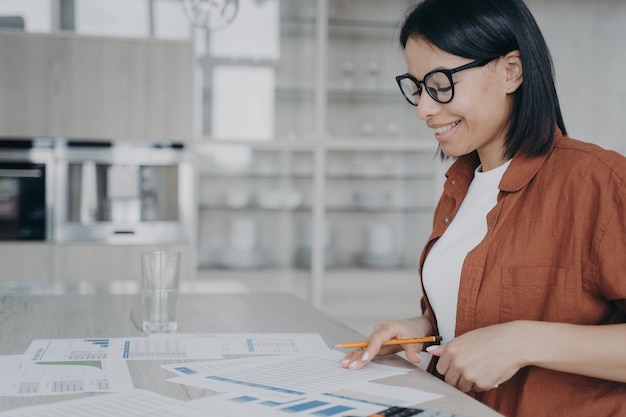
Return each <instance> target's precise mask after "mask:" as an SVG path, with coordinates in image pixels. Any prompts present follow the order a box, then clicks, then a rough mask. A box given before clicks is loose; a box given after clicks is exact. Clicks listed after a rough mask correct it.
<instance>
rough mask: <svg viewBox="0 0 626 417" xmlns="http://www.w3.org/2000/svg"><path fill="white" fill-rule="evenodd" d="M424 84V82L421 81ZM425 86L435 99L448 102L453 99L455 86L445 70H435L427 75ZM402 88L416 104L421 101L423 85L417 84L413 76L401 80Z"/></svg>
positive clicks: (406, 95)
mask: <svg viewBox="0 0 626 417" xmlns="http://www.w3.org/2000/svg"><path fill="white" fill-rule="evenodd" d="M420 84H422V83H420ZM423 85H424V88H426V91H427V92H428V95H429V96H431V97H432V98H433V100H435V101H438V102H440V103H447V102H449V101H450V100H452V95H453V94H454V87H453V86H452V83H451V81H450V78H449V77H448V76H447V75H446V74H445V73H443V72H440V71H434V72H431V73H429V74H428V75H426V77H425V78H424V81H423ZM400 88H401V89H402V92H403V93H404V96H405V97H406V98H407V99H408V100H409V101H410V102H411V103H413V104H414V105H417V104H418V103H419V99H420V97H421V95H422V86H421V85H417V84H416V83H415V81H413V80H412V79H411V78H408V77H405V78H402V79H401V80H400Z"/></svg>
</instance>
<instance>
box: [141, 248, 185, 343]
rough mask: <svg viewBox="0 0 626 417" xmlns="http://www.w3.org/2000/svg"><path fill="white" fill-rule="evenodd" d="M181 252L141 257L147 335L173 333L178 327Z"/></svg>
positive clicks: (145, 254)
mask: <svg viewBox="0 0 626 417" xmlns="http://www.w3.org/2000/svg"><path fill="white" fill-rule="evenodd" d="M179 275H180V253H178V252H166V251H153V252H143V253H142V254H141V281H142V286H141V294H142V306H143V309H142V310H143V324H142V328H143V331H144V332H145V333H172V332H175V331H176V329H177V328H178V322H177V317H176V313H177V308H178V305H177V301H178V281H179Z"/></svg>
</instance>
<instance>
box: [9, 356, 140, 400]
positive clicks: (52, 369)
mask: <svg viewBox="0 0 626 417" xmlns="http://www.w3.org/2000/svg"><path fill="white" fill-rule="evenodd" d="M0 375H1V377H0V396H28V395H59V394H75V393H78V392H109V391H110V392H113V391H116V392H119V391H126V390H131V389H133V381H132V378H131V376H130V373H129V372H128V367H127V366H126V362H125V361H99V360H94V361H74V362H33V361H26V360H23V356H22V355H11V356H0Z"/></svg>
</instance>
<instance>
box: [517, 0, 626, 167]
mask: <svg viewBox="0 0 626 417" xmlns="http://www.w3.org/2000/svg"><path fill="white" fill-rule="evenodd" d="M526 3H527V4H528V7H529V8H530V9H531V11H532V12H533V14H534V15H535V18H536V19H537V22H538V23H539V26H540V27H541V29H542V31H543V33H544V36H545V38H546V42H547V43H548V46H549V47H550V50H551V52H552V58H553V61H554V66H555V70H556V81H557V89H558V92H559V99H560V100H561V109H562V110H563V117H564V119H565V126H566V128H567V130H568V133H569V135H570V136H572V137H575V138H577V139H581V140H585V141H588V142H593V143H597V144H599V145H601V146H603V147H605V148H609V149H614V150H616V151H618V152H620V153H622V154H624V155H626V138H625V137H624V131H626V44H625V40H626V1H624V0H593V1H592V0H526Z"/></svg>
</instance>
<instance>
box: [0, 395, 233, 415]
mask: <svg viewBox="0 0 626 417" xmlns="http://www.w3.org/2000/svg"><path fill="white" fill-rule="evenodd" d="M68 416H76V417H78V416H80V417H82V416H89V417H112V416H114V417H139V416H142V417H143V416H150V417H208V416H210V417H234V416H235V414H220V413H218V412H211V414H207V412H206V410H205V411H202V410H200V409H197V408H194V407H191V406H190V405H189V404H188V403H186V402H184V401H179V400H175V399H172V398H170V397H166V396H163V395H159V394H155V393H153V392H150V391H144V390H132V391H128V392H123V393H114V394H105V395H98V396H94V397H88V398H80V399H74V400H70V401H63V402H56V403H51V404H45V405H36V406H32V407H24V408H19V409H17V410H10V411H5V412H0V417H68Z"/></svg>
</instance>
